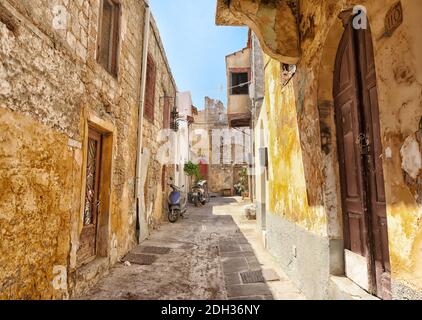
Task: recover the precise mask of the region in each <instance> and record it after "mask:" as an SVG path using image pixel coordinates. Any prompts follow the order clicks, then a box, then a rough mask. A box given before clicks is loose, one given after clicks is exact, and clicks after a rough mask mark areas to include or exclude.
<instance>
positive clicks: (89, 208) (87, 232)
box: [78, 129, 102, 264]
mask: <svg viewBox="0 0 422 320" xmlns="http://www.w3.org/2000/svg"><path fill="white" fill-rule="evenodd" d="M101 150H102V136H101V134H100V133H99V132H97V131H95V130H93V129H89V134H88V146H87V163H86V192H85V203H84V215H83V229H82V233H81V236H80V245H79V251H78V261H79V263H80V264H83V263H85V262H87V261H89V260H91V259H92V258H94V257H95V256H96V254H97V223H98V215H99V206H100V196H99V195H100V170H101Z"/></svg>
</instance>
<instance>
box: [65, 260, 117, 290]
mask: <svg viewBox="0 0 422 320" xmlns="http://www.w3.org/2000/svg"><path fill="white" fill-rule="evenodd" d="M110 268H111V265H110V262H109V259H108V258H106V257H98V258H96V259H94V260H93V261H91V262H90V263H88V264H86V265H84V266H82V267H80V268H78V269H76V270H75V271H74V274H75V283H74V287H73V288H72V289H71V291H72V292H71V297H76V298H77V297H80V296H82V295H84V294H85V293H86V292H88V291H89V290H90V289H91V288H92V287H94V286H95V285H96V284H97V282H98V281H99V280H100V279H101V278H103V277H104V276H106V275H107V274H108V273H109V270H110Z"/></svg>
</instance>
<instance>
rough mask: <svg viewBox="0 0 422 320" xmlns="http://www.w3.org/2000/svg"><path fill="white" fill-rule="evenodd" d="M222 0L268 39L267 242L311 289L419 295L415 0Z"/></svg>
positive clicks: (261, 123) (329, 294) (233, 20)
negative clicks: (269, 23)
mask: <svg viewBox="0 0 422 320" xmlns="http://www.w3.org/2000/svg"><path fill="white" fill-rule="evenodd" d="M217 2H218V5H217V23H218V24H220V25H248V26H249V27H250V28H251V29H252V31H253V32H254V33H255V34H256V35H257V36H258V39H259V40H260V45H261V46H262V49H263V51H264V53H265V59H264V60H265V61H264V68H265V98H264V102H263V106H262V108H261V109H260V110H259V116H258V121H257V125H256V126H255V128H265V127H267V128H268V130H264V131H263V132H264V134H263V135H262V134H256V135H257V137H258V138H259V139H258V138H257V139H258V140H260V146H261V147H262V148H264V150H265V148H268V151H267V153H268V163H265V161H264V162H261V167H264V169H265V170H266V172H267V173H266V174H263V175H261V176H260V177H259V178H258V177H257V178H256V179H262V183H263V184H264V185H266V189H263V190H266V191H267V192H266V194H264V195H263V197H265V199H264V200H262V199H261V204H264V205H262V206H261V207H262V209H261V210H264V211H263V212H262V214H264V215H265V218H266V219H265V226H264V227H263V226H262V219H261V223H260V225H259V228H261V229H265V232H264V235H265V242H266V245H267V248H268V249H269V250H270V252H271V253H272V254H273V255H274V256H275V257H276V258H277V260H278V262H279V264H280V265H281V266H282V267H283V269H284V270H285V271H286V272H287V273H288V275H289V276H290V277H291V278H292V279H293V280H294V281H295V283H296V284H297V285H298V286H299V287H300V288H301V290H302V291H303V292H304V293H305V294H306V295H307V296H308V297H309V298H350V299H356V298H357V297H360V298H373V296H376V297H379V298H382V299H390V298H393V299H418V298H421V291H422V283H421V272H422V251H421V248H422V247H421V245H422V241H421V240H422V225H421V221H422V220H421V217H422V206H421V203H420V189H421V174H422V172H421V168H422V165H421V139H420V136H421V122H422V119H421V117H422V100H421V94H420V93H421V89H422V87H421V83H422V79H421V77H422V64H421V60H420V59H419V57H420V55H421V54H422V29H421V28H422V25H421V24H420V22H419V20H420V18H419V13H420V12H422V3H421V2H420V1H412V0H401V1H397V0H382V1H381V0H377V1H374V0H361V1H351V0H342V1H338V0H326V1H287V0H286V1H284V0H279V1H252V0H243V1H240V0H231V1H224V0H218V1H217ZM268 21H272V23H271V27H269V25H268ZM264 152H265V151H264ZM264 159H265V157H264ZM264 172H265V171H264ZM265 175H267V177H265ZM259 192H260V191H259ZM260 197H262V196H261V195H260Z"/></svg>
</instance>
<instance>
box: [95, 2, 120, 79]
mask: <svg viewBox="0 0 422 320" xmlns="http://www.w3.org/2000/svg"><path fill="white" fill-rule="evenodd" d="M120 15H121V7H120V3H119V1H118V0H103V1H102V10H101V16H100V28H99V36H98V52H97V60H98V62H99V63H100V64H101V65H102V66H103V67H104V68H105V69H106V70H107V71H108V72H110V73H111V74H112V75H114V76H117V73H118V70H117V66H118V47H119V37H120V35H119V33H120V30H119V29H120Z"/></svg>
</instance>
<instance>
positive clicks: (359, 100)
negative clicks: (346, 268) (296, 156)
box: [334, 23, 390, 299]
mask: <svg viewBox="0 0 422 320" xmlns="http://www.w3.org/2000/svg"><path fill="white" fill-rule="evenodd" d="M334 81H335V82H334V103H335V113H336V123H337V142H338V154H339V163H340V180H341V191H342V204H343V216H344V237H345V248H346V249H348V250H350V251H352V252H353V253H355V254H358V255H360V256H363V257H365V258H366V263H367V271H368V288H367V289H368V290H369V291H370V292H371V293H373V294H376V295H378V296H379V297H381V298H384V299H388V298H390V290H389V286H390V278H389V271H390V269H389V256H388V238H387V221H386V205H385V192H384V179H383V171H382V164H381V158H380V156H381V153H382V148H381V139H380V130H379V114H378V99H377V88H376V74H375V63H374V56H373V49H372V40H371V34H370V30H369V29H367V30H359V31H357V30H355V29H353V27H352V25H351V23H349V24H348V25H347V26H346V30H345V32H344V35H343V38H342V40H341V43H340V46H339V50H338V54H337V61H336V66H335V77H334Z"/></svg>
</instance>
